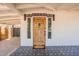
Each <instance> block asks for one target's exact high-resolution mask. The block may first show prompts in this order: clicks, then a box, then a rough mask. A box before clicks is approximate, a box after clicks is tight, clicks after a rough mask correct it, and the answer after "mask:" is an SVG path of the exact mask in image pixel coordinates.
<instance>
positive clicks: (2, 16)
mask: <svg viewBox="0 0 79 59" xmlns="http://www.w3.org/2000/svg"><path fill="white" fill-rule="evenodd" d="M37 9H46V10H49V11H56V10H68V11H69V10H70V11H79V4H78V3H66V4H65V3H62V4H61V3H50V4H49V3H46V4H43V3H16V4H15V3H14V4H13V3H10V4H6V3H0V23H6V24H20V16H21V15H22V14H24V13H25V12H28V10H30V11H32V10H37ZM6 20H7V21H6ZM13 20H16V22H15V21H13Z"/></svg>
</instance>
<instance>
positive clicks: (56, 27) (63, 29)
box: [21, 11, 79, 46]
mask: <svg viewBox="0 0 79 59" xmlns="http://www.w3.org/2000/svg"><path fill="white" fill-rule="evenodd" d="M53 13H54V14H55V21H54V22H52V23H53V24H52V39H47V40H46V46H59V45H60V46H62V45H79V11H54V12H53ZM26 25H27V23H26V21H23V19H22V20H21V46H32V45H33V41H32V39H27V26H26Z"/></svg>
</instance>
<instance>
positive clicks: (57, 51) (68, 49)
mask: <svg viewBox="0 0 79 59" xmlns="http://www.w3.org/2000/svg"><path fill="white" fill-rule="evenodd" d="M10 56H79V46H48V47H46V48H45V49H33V48H32V47H26V46H21V47H20V48H18V49H17V50H16V51H14V52H13V53H12V54H11V55H10Z"/></svg>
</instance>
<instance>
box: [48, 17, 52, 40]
mask: <svg viewBox="0 0 79 59" xmlns="http://www.w3.org/2000/svg"><path fill="white" fill-rule="evenodd" d="M51 22H52V21H51V18H48V39H51V30H52V29H51V25H52V24H51Z"/></svg>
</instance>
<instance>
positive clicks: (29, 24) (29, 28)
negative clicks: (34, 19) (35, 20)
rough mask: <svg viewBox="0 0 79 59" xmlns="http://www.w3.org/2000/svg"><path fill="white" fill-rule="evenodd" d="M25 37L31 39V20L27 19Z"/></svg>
mask: <svg viewBox="0 0 79 59" xmlns="http://www.w3.org/2000/svg"><path fill="white" fill-rule="evenodd" d="M27 37H28V39H30V38H31V18H28V19H27Z"/></svg>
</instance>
